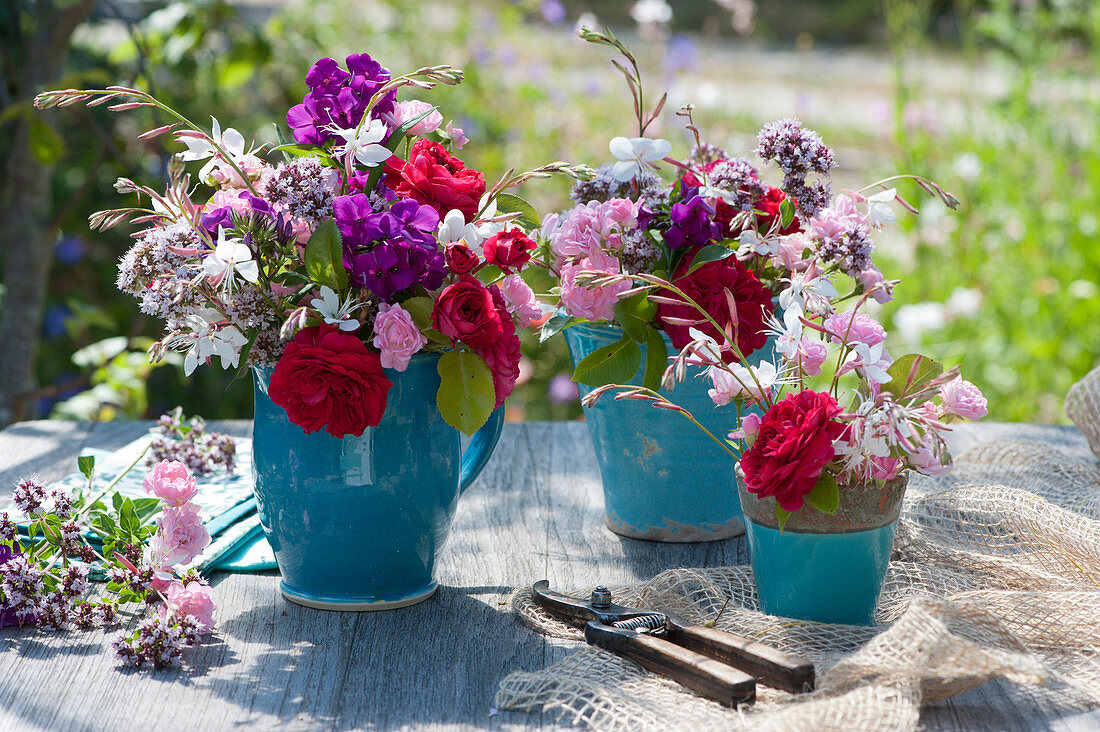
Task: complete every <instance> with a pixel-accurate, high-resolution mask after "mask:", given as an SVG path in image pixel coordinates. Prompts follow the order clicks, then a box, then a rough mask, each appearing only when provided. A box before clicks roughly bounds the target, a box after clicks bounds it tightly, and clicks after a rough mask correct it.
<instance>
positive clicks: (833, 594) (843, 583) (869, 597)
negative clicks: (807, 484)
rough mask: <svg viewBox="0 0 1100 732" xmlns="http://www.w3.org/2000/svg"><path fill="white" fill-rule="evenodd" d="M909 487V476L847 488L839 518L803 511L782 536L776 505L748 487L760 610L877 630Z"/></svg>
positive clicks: (745, 497) (745, 496) (744, 496)
mask: <svg viewBox="0 0 1100 732" xmlns="http://www.w3.org/2000/svg"><path fill="white" fill-rule="evenodd" d="M739 470H740V469H739ZM906 482H907V478H906V475H905V474H902V475H900V476H898V477H897V478H895V479H894V480H892V481H889V482H887V483H886V484H885V485H881V486H880V485H879V484H877V483H870V484H868V485H862V486H841V487H840V508H839V509H838V510H837V512H836V513H834V514H824V513H821V512H820V511H817V510H815V509H814V508H813V507H811V506H809V505H804V506H803V507H802V508H801V509H799V510H798V511H796V512H794V513H793V514H791V516H790V518H789V519H788V520H787V524H786V526H784V527H783V530H782V531H780V530H779V522H778V521H777V520H776V518H775V499H774V498H760V497H759V496H756V495H754V494H752V493H748V492H747V491H746V490H745V489H744V487H743V485H742V487H741V506H742V507H743V509H744V512H745V522H746V523H745V530H746V533H747V534H748V540H749V551H750V552H751V555H752V571H753V574H754V576H755V578H756V592H757V595H758V596H759V598H760V609H761V610H762V611H764V612H766V613H768V614H769V615H781V616H783V617H787V618H798V619H800V620H813V621H816V622H819V623H843V624H845V625H874V622H875V608H876V606H877V605H878V599H879V595H881V594H882V583H883V580H884V579H885V577H886V568H887V566H888V565H889V563H890V552H891V551H892V550H893V546H894V530H895V528H896V527H897V523H898V515H899V514H900V513H901V502H902V497H903V496H904V495H905V485H906Z"/></svg>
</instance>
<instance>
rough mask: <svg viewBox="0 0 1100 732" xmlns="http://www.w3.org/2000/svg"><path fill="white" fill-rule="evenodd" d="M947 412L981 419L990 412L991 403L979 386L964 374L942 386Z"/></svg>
mask: <svg viewBox="0 0 1100 732" xmlns="http://www.w3.org/2000/svg"><path fill="white" fill-rule="evenodd" d="M940 398H941V399H943V411H944V413H945V414H953V415H955V416H956V417H962V418H963V419H971V420H979V419H981V418H982V417H984V416H985V415H987V414H989V405H988V402H986V400H985V397H984V396H982V392H981V391H980V390H979V389H978V387H976V386H974V385H973V384H971V383H970V382H969V381H967V380H966V379H964V378H963V377H962V376H956V377H955V378H954V379H952V380H951V381H949V382H947V383H946V384H944V385H943V386H941V387H940Z"/></svg>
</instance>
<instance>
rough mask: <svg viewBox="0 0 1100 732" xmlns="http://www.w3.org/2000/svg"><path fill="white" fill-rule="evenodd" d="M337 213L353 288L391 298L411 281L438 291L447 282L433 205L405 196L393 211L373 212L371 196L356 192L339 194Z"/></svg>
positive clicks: (336, 216) (437, 217)
mask: <svg viewBox="0 0 1100 732" xmlns="http://www.w3.org/2000/svg"><path fill="white" fill-rule="evenodd" d="M333 211H334V213H335V218H336V225H337V227H338V228H339V229H340V234H341V236H343V239H344V266H345V267H347V269H348V272H349V274H350V280H351V284H352V285H354V286H355V287H366V288H367V289H369V290H371V291H372V292H374V293H375V294H376V295H378V296H379V297H380V298H382V299H383V300H387V301H388V300H389V299H390V298H392V297H393V295H394V293H397V292H400V291H401V290H404V289H407V288H409V287H412V286H413V285H417V284H419V285H423V286H424V287H426V288H427V289H429V290H434V289H435V288H437V287H439V286H440V285H441V284H443V278H444V277H445V276H446V269H445V260H444V256H443V252H442V251H441V250H440V249H439V242H438V241H437V240H436V238H435V232H436V229H437V228H438V227H439V214H438V213H436V211H435V209H433V208H432V207H431V206H421V205H420V204H419V203H417V202H416V201H414V200H412V199H410V198H402V199H400V200H398V201H397V202H396V203H394V204H393V207H392V208H391V209H390V210H389V211H385V210H383V211H375V210H374V208H373V207H372V205H371V202H370V198H368V197H367V196H365V195H363V194H362V193H355V194H352V195H350V196H338V197H337V198H336V199H335V200H334V201H333Z"/></svg>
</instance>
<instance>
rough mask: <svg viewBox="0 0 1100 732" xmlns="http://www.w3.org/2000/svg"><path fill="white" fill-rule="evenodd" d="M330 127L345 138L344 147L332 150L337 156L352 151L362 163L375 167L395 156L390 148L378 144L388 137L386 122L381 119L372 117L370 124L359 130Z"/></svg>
mask: <svg viewBox="0 0 1100 732" xmlns="http://www.w3.org/2000/svg"><path fill="white" fill-rule="evenodd" d="M330 129H331V130H332V131H333V132H334V133H336V134H337V135H338V136H340V137H341V138H343V140H344V145H343V146H342V147H337V148H336V149H334V150H333V151H332V152H333V155H334V156H336V157H341V158H342V157H344V156H345V155H348V154H349V153H350V154H351V155H352V156H354V157H355V159H356V160H357V161H358V162H359V164H360V165H362V166H364V167H367V168H373V167H374V166H376V165H378V164H379V163H384V162H385V161H387V160H389V159H390V157H391V156H393V153H392V152H390V151H389V148H387V147H386V146H385V145H379V144H378V143H380V142H381V141H382V140H384V139H386V123H385V122H383V121H382V120H380V119H372V120H371V121H370V124H369V125H363V126H362V127H360V128H359V129H358V130H355V129H354V128H353V129H350V130H342V129H340V128H339V127H332V128H330Z"/></svg>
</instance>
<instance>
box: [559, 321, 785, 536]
mask: <svg viewBox="0 0 1100 732" xmlns="http://www.w3.org/2000/svg"><path fill="white" fill-rule="evenodd" d="M622 335H623V331H622V329H621V328H619V327H618V326H611V325H596V324H589V323H585V324H582V325H574V326H571V327H569V328H566V330H565V342H566V344H567V345H568V346H569V355H570V357H571V358H572V359H573V366H574V367H575V366H576V365H577V364H578V363H579V362H580V360H581V359H582V358H584V357H585V356H587V355H588V354H590V353H592V352H593V351H595V350H596V349H597V348H601V347H603V346H606V345H609V344H611V343H614V342H615V341H617V340H619V339H620V338H622ZM661 335H662V337H663V338H664V339H665V348H666V349H667V350H668V353H669V355H672V354H674V353H676V349H674V348H673V347H672V342H671V341H670V340H669V338H668V336H667V335H666V334H664V333H662V334H661ZM774 348H775V345H774V341H771V340H769V341H768V344H767V345H766V346H765V347H764V348H762V349H760V350H759V351H757V352H756V353H754V354H750V356H749V362H750V363H752V364H758V363H760V361H761V360H763V359H764V358H766V357H769V356H774ZM642 363H643V364H644V363H645V347H644V346H642ZM688 371H689V373H688V378H687V379H685V380H684V382H683V383H682V384H677V385H676V388H675V389H673V390H672V391H671V392H662V393H664V394H665V395H666V396H667V397H668V398H669V399H670V400H671V401H673V402H675V403H676V404H678V405H680V406H682V407H684V408H685V409H687V410H688V411H689V412H691V413H692V415H694V416H695V418H696V419H698V420H699V423H700V424H702V425H703V426H704V427H706V428H707V429H708V430H710V432H711V433H712V434H713V435H714V436H716V437H718V438H719V439H723V438H725V436H726V435H727V434H728V433H729V432H730V431H731V430H734V429H736V428H737V425H736V424H735V422H736V419H735V417H734V415H735V412H734V409H733V407H723V408H716V407H715V406H714V402H713V401H712V400H711V398H710V397H709V396H708V395H707V390H708V389H710V388H711V383H710V379H709V378H706V377H702V378H696V376H697V374H698V373H699V369H691V368H689V370H688ZM642 376H643V371H642V370H641V369H640V370H639V371H638V373H637V374H636V375H635V376H634V378H633V379H631V380H630V383H631V384H641V383H642ZM578 387H579V388H580V392H581V395H582V396H583V395H585V394H588V393H589V392H590V391H592V389H591V388H589V387H587V386H584V385H580V384H578ZM613 396H614V395H613V394H608V395H606V396H604V397H603V398H601V399H600V400H599V401H598V402H596V404H595V405H594V406H592V407H589V408H586V409H585V410H584V415H585V421H586V423H587V424H588V433H589V435H591V437H592V445H593V447H594V448H595V451H596V462H597V464H598V465H599V468H600V477H601V479H602V481H603V495H604V509H605V517H606V522H607V526H608V528H610V529H611V530H612V531H614V532H615V533H616V534H619V535H621V536H628V537H630V538H633V539H649V540H651V541H666V542H697V541H715V540H717V539H728V538H729V537H731V536H738V535H740V534H743V533H745V522H744V520H743V519H742V518H741V506H740V502H739V500H738V497H737V476H736V475H735V469H736V466H737V462H736V460H734V459H733V458H732V457H731V456H730V455H729V454H728V453H726V452H725V451H724V450H722V448H721V447H719V446H718V445H716V444H714V441H713V440H711V438H709V437H707V436H706V435H705V434H704V433H703V432H702V431H701V430H700V429H699V428H698V427H696V426H695V425H693V424H692V423H691V422H689V421H688V420H687V419H685V418H684V416H683V415H681V414H678V413H676V412H671V411H668V410H664V409H656V408H654V407H653V406H651V405H650V404H648V403H646V402H641V401H631V400H627V399H622V400H619V401H615V400H614V399H613V398H612V397H613ZM749 411H755V412H757V413H759V410H756V409H752V410H745V412H744V413H746V414H747V413H748V412H749Z"/></svg>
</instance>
